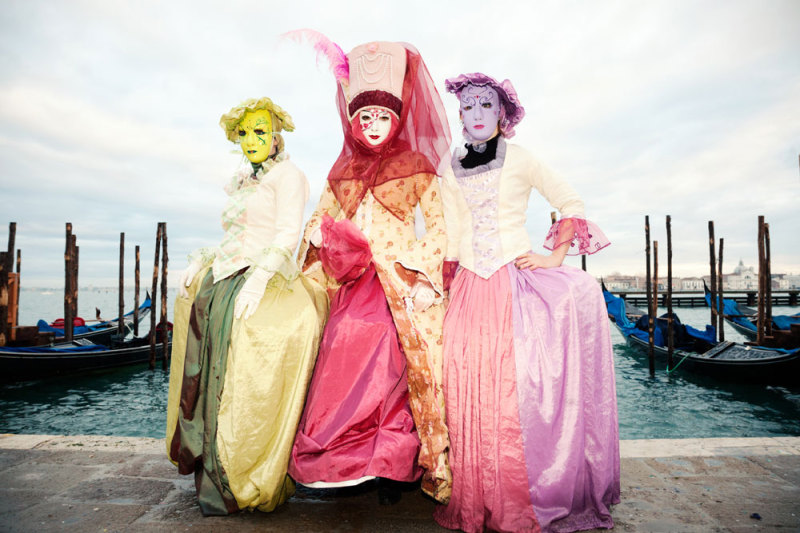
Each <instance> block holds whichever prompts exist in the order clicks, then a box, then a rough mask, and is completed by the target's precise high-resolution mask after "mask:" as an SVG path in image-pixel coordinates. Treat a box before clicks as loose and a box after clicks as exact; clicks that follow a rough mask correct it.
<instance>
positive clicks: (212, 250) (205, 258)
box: [188, 246, 217, 267]
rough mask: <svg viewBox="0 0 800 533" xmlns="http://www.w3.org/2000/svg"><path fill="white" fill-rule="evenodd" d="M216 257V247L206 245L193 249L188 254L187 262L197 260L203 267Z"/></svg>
mask: <svg viewBox="0 0 800 533" xmlns="http://www.w3.org/2000/svg"><path fill="white" fill-rule="evenodd" d="M216 257H217V248H216V247H212V246H208V247H205V248H198V249H197V250H195V251H193V252H192V253H190V254H189V256H188V260H189V263H190V264H191V263H194V262H198V263H200V264H201V265H203V267H207V266H208V265H210V264H211V263H213V262H214V259H215V258H216Z"/></svg>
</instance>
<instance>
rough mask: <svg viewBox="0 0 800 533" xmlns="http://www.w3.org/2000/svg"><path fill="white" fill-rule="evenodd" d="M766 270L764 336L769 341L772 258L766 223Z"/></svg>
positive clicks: (770, 330)
mask: <svg viewBox="0 0 800 533" xmlns="http://www.w3.org/2000/svg"><path fill="white" fill-rule="evenodd" d="M764 270H766V275H765V276H764V277H765V278H766V279H765V280H764V288H765V292H766V298H764V336H765V337H767V338H768V339H767V340H770V339H769V338H770V337H772V258H771V257H770V246H769V223H767V222H765V223H764Z"/></svg>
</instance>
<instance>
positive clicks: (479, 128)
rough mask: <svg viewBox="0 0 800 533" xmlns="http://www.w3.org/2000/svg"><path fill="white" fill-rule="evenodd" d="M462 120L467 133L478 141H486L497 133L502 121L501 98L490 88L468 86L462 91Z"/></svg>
mask: <svg viewBox="0 0 800 533" xmlns="http://www.w3.org/2000/svg"><path fill="white" fill-rule="evenodd" d="M460 100H461V120H463V121H464V128H465V129H466V130H467V133H468V134H469V135H470V136H471V137H472V138H473V139H474V140H476V141H480V142H483V141H486V140H488V139H491V138H492V137H493V136H494V135H495V134H496V133H497V123H498V121H499V120H500V97H499V96H498V94H497V91H495V90H494V89H492V88H491V87H488V86H484V87H482V86H480V85H467V86H466V87H464V90H462V91H461V96H460Z"/></svg>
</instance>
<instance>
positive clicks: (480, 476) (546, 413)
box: [435, 265, 619, 531]
mask: <svg viewBox="0 0 800 533" xmlns="http://www.w3.org/2000/svg"><path fill="white" fill-rule="evenodd" d="M444 342H445V346H444V357H445V372H444V386H445V396H446V403H447V420H448V426H449V428H450V439H451V452H450V453H451V461H450V462H451V467H452V469H453V496H452V498H451V500H450V503H449V504H448V505H447V506H445V507H440V508H438V509H437V510H436V513H435V518H436V520H437V522H439V524H441V525H442V526H444V527H448V528H451V529H462V530H464V531H482V530H484V529H492V530H497V531H539V530H542V531H578V530H584V529H593V528H610V527H613V521H612V519H611V514H610V511H609V505H610V504H613V503H618V502H619V432H618V426H617V409H616V391H615V385H614V365H613V353H612V349H611V339H610V336H609V331H608V322H607V319H606V311H605V305H604V303H603V298H602V294H601V292H600V288H599V286H598V284H597V282H596V281H595V280H594V279H593V278H592V277H591V276H589V275H588V274H586V273H585V272H583V271H581V270H579V269H576V268H572V267H568V266H562V267H559V268H553V269H537V270H534V271H530V270H523V271H520V270H517V269H516V268H515V267H514V266H513V265H507V266H506V267H505V268H503V269H501V270H499V271H498V272H496V273H495V274H494V275H493V276H492V277H491V278H489V279H488V280H484V279H482V278H480V277H478V276H476V275H475V274H473V273H471V272H469V271H467V270H464V269H462V270H461V271H460V272H459V273H458V275H457V276H456V279H455V281H454V283H453V287H452V288H451V301H450V306H449V308H448V310H447V315H446V318H445V325H444Z"/></svg>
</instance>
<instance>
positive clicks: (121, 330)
mask: <svg viewBox="0 0 800 533" xmlns="http://www.w3.org/2000/svg"><path fill="white" fill-rule="evenodd" d="M117 300H118V307H119V323H118V324H117V334H118V335H119V336H120V340H122V338H123V337H124V336H125V232H120V234H119V295H118V298H117Z"/></svg>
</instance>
